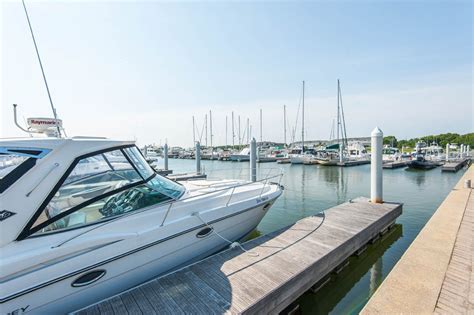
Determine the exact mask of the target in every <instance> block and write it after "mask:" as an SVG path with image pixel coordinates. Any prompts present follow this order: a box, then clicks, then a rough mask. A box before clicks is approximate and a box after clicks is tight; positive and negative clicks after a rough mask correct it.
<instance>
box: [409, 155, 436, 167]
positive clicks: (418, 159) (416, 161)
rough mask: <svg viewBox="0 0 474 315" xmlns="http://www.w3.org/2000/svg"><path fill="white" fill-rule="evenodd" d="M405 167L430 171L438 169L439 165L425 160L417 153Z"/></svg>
mask: <svg viewBox="0 0 474 315" xmlns="http://www.w3.org/2000/svg"><path fill="white" fill-rule="evenodd" d="M407 166H408V167H409V168H414V169H420V170H431V169H433V168H435V167H438V166H439V163H436V162H434V161H431V160H427V159H425V156H424V155H423V154H420V153H418V154H416V155H415V159H414V160H412V161H410V162H409V163H408V164H407Z"/></svg>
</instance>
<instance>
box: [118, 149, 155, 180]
mask: <svg viewBox="0 0 474 315" xmlns="http://www.w3.org/2000/svg"><path fill="white" fill-rule="evenodd" d="M125 152H126V153H127V155H128V156H129V157H130V159H131V160H132V163H133V164H135V166H136V168H137V170H138V171H139V172H140V175H141V176H142V177H143V179H147V178H149V177H150V176H152V175H153V174H155V172H154V171H153V169H152V168H151V166H150V165H149V164H148V163H147V162H146V161H145V159H144V158H143V156H142V154H141V153H140V152H139V151H138V148H137V147H131V148H126V149H125Z"/></svg>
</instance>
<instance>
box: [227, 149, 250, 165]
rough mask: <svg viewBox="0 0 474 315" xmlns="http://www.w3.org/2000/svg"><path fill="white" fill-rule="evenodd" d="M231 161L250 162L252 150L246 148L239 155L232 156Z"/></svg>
mask: <svg viewBox="0 0 474 315" xmlns="http://www.w3.org/2000/svg"><path fill="white" fill-rule="evenodd" d="M230 160H231V161H234V162H245V161H250V148H244V149H242V151H240V152H239V153H237V154H231V155H230Z"/></svg>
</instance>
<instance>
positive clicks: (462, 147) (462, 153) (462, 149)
mask: <svg viewBox="0 0 474 315" xmlns="http://www.w3.org/2000/svg"><path fill="white" fill-rule="evenodd" d="M463 157H464V144H461V159H462V158H463Z"/></svg>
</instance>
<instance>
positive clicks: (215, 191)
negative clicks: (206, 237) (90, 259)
mask: <svg viewBox="0 0 474 315" xmlns="http://www.w3.org/2000/svg"><path fill="white" fill-rule="evenodd" d="M273 169H275V168H273ZM273 169H270V170H273ZM278 170H279V171H280V172H279V173H278V174H276V175H271V176H268V177H265V178H262V179H260V180H257V181H255V182H252V181H246V182H243V183H239V184H237V185H232V186H229V187H225V188H222V189H216V190H213V191H209V192H203V193H200V194H197V195H193V196H189V197H186V198H182V199H172V200H170V201H168V202H165V203H163V204H161V205H160V206H166V205H167V206H168V207H167V209H166V212H165V216H164V217H163V220H162V222H161V224H160V227H162V226H164V224H165V222H166V219H167V218H168V215H169V213H170V211H171V209H172V208H173V206H174V205H175V204H179V203H182V202H185V201H189V200H191V199H195V198H199V197H202V196H207V195H211V194H215V193H219V192H223V191H229V190H230V191H231V194H230V196H229V199H227V202H226V203H225V206H226V207H228V206H229V205H230V202H231V200H232V196H233V195H234V192H235V189H236V188H239V187H243V186H248V185H254V184H255V183H261V182H264V184H263V187H262V190H261V191H260V193H259V198H261V196H262V193H263V191H264V189H265V187H266V186H267V185H268V183H271V182H270V180H271V179H273V178H279V180H278V182H277V183H276V182H275V184H277V185H279V186H280V185H281V180H282V177H283V175H284V173H283V170H281V169H278ZM209 187H211V186H209ZM150 209H151V207H146V208H143V209H140V210H136V211H131V212H128V213H124V214H122V215H117V216H115V217H111V218H109V219H108V220H107V221H105V222H103V223H102V224H97V225H94V226H93V227H92V228H91V229H89V230H86V231H83V232H82V233H79V234H76V235H74V236H72V237H71V238H69V239H67V240H64V241H62V242H61V243H59V244H57V245H55V246H53V248H56V247H61V246H63V245H64V244H66V243H68V242H70V241H72V240H73V239H76V238H77V237H79V236H82V235H84V234H87V233H89V232H91V231H93V230H95V229H97V228H99V227H103V226H104V225H107V224H109V223H111V222H114V221H115V220H118V219H123V218H125V217H128V216H131V215H135V214H138V213H141V212H144V211H148V210H150Z"/></svg>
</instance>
